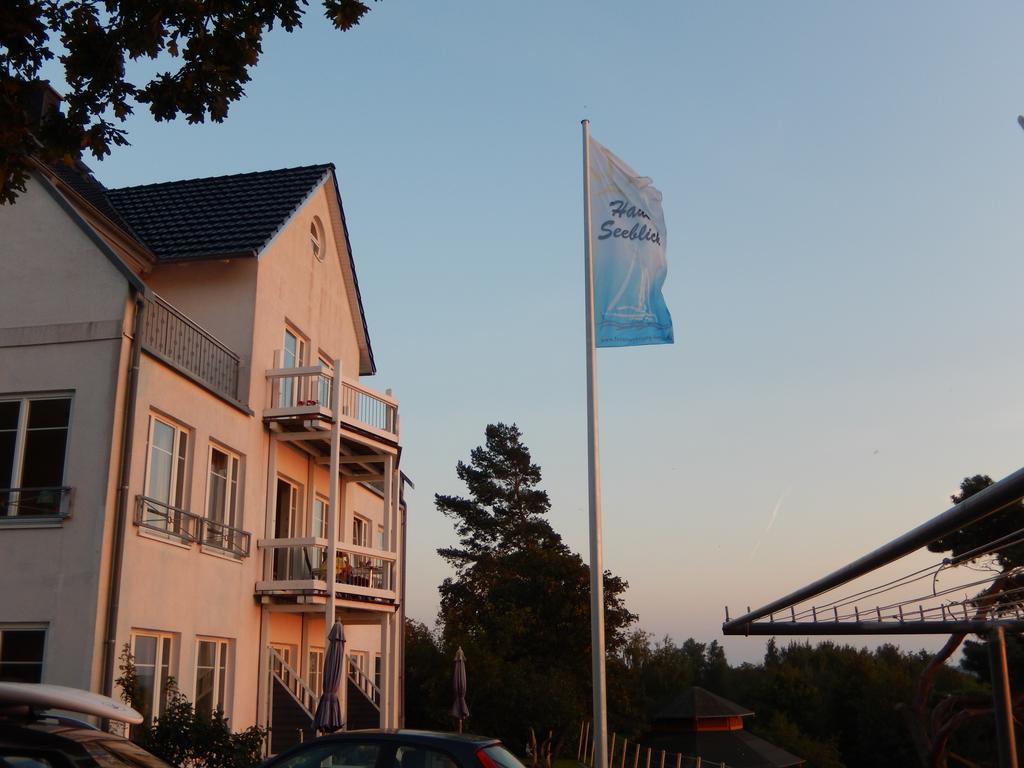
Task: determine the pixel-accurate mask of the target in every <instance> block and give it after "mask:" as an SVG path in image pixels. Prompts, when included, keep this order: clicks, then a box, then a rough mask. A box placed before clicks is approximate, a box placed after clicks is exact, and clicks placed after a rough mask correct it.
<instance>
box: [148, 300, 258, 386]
mask: <svg viewBox="0 0 1024 768" xmlns="http://www.w3.org/2000/svg"><path fill="white" fill-rule="evenodd" d="M140 335H141V337H142V345H143V347H144V348H145V349H146V350H147V351H149V352H152V353H154V354H155V355H157V356H158V357H161V358H163V359H164V360H166V361H167V362H169V363H171V364H172V365H174V366H177V367H178V368H180V369H182V370H183V371H185V372H186V373H188V374H191V376H192V377H193V378H194V379H196V380H197V381H199V382H200V383H202V384H204V385H206V386H207V387H209V388H210V389H211V390H213V391H214V392H216V393H217V394H219V395H223V396H224V397H227V398H229V399H230V400H234V401H236V402H237V401H238V377H239V367H240V361H239V357H238V355H236V354H235V353H234V352H232V351H231V350H230V349H228V348H227V347H226V346H224V345H223V344H221V343H220V342H219V341H218V340H217V339H216V338H215V337H214V336H213V335H212V334H211V333H210V332H208V331H206V330H204V329H203V328H201V327H200V326H199V325H197V324H196V323H195V322H193V321H192V320H190V319H189V318H188V317H186V316H185V315H183V314H182V313H181V312H179V311H178V310H177V309H175V308H174V307H172V306H171V305H170V304H168V303H167V302H166V301H164V300H163V299H161V298H160V297H159V296H153V297H152V299H151V300H150V301H149V302H148V303H147V304H146V311H145V312H144V313H143V319H142V328H141V330H140Z"/></svg>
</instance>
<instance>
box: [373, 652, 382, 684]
mask: <svg viewBox="0 0 1024 768" xmlns="http://www.w3.org/2000/svg"><path fill="white" fill-rule="evenodd" d="M380 675H381V659H380V654H379V653H377V654H374V657H373V684H374V685H375V686H377V690H378V691H379V690H380V685H381V679H380Z"/></svg>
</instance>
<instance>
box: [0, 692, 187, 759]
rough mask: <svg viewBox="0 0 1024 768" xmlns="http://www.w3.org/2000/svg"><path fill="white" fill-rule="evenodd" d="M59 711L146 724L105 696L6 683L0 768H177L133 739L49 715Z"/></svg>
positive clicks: (0, 698) (0, 697)
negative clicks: (58, 709) (139, 745)
mask: <svg viewBox="0 0 1024 768" xmlns="http://www.w3.org/2000/svg"><path fill="white" fill-rule="evenodd" d="M53 708H60V709H61V710H64V711H70V712H81V713H83V714H89V715H92V716H95V717H104V718H108V719H111V720H116V721H120V722H125V723H138V722H141V721H142V715H140V714H139V713H138V712H136V711H135V710H133V709H131V708H129V707H127V706H125V705H124V704H122V703H120V702H118V701H115V700H114V699H111V698H109V697H107V696H101V695H100V694H96V693H90V692H89V691H80V690H78V689H75V688H66V687H64V686H59V685H40V684H36V683H7V682H0V768H171V767H170V766H169V765H168V764H167V763H165V762H164V761H163V760H160V759H159V758H156V757H154V756H153V755H151V754H149V753H148V752H146V751H145V750H144V749H142V748H140V747H138V746H136V745H135V744H132V743H131V742H130V741H128V740H127V739H123V738H121V737H120V736H116V735H114V734H112V733H107V732H106V731H101V730H99V729H98V728H95V727H93V726H92V725H90V724H89V723H86V722H83V721H81V720H77V719H74V718H71V717H67V716H64V715H60V714H56V713H54V712H51V711H49V710H50V709H53Z"/></svg>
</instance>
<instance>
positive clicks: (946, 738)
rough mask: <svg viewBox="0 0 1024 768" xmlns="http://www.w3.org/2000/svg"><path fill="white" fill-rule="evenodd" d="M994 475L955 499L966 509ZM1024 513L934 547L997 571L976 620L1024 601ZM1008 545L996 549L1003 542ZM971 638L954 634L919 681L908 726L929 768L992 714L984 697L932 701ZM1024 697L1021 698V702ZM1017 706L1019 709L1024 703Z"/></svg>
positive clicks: (989, 520) (978, 478)
mask: <svg viewBox="0 0 1024 768" xmlns="http://www.w3.org/2000/svg"><path fill="white" fill-rule="evenodd" d="M992 482H993V481H992V478H991V477H989V476H988V475H974V476H972V477H965V478H964V479H963V481H961V483H960V492H959V493H956V494H953V495H952V496H951V497H950V499H951V500H952V501H953V503H954V504H960V503H961V502H963V501H964V500H965V499H968V498H970V497H971V496H973V495H975V494H976V493H980V492H981V491H983V490H984V489H985V488H988V487H989V486H990V485H992ZM1021 512H1024V508H1022V505H1021V503H1020V502H1019V501H1018V502H1016V503H1014V504H1011V505H1009V506H1008V507H1005V508H1003V509H1000V510H999V511H998V512H996V513H994V514H991V515H989V516H988V517H985V518H983V519H982V520H980V521H978V522H976V523H974V524H972V525H970V526H967V527H966V528H961V529H959V530H957V531H954V532H953V533H950V534H949V535H947V536H944V537H942V538H941V539H937V540H936V541H934V542H932V543H931V544H929V545H928V549H929V550H930V551H932V552H949V553H951V555H952V556H953V558H961V559H963V560H964V561H965V562H970V563H974V564H976V566H977V567H982V568H988V569H991V570H992V571H994V572H995V576H994V578H993V579H992V581H991V583H990V584H989V585H988V587H986V588H985V589H984V590H982V591H981V592H980V593H978V594H977V595H976V596H975V597H974V598H973V599H972V600H971V604H972V606H973V611H974V613H973V617H972V618H973V619H975V620H982V619H985V618H988V617H989V616H991V615H993V614H994V613H995V612H996V611H998V610H999V609H1001V608H1004V607H1008V606H1010V607H1012V606H1015V605H1019V598H1017V597H1007V594H1008V593H1010V592H1011V590H1012V594H1014V595H1016V594H1017V588H1018V587H1020V586H1021V585H1022V581H1021V579H1020V577H1019V575H1016V574H1015V573H1014V569H1015V568H1016V567H1017V566H1019V565H1024V541H1022V540H1021V539H1020V537H1019V535H1018V536H1013V535H1012V534H1015V533H1016V532H1017V531H1018V530H1019V528H1020V522H1019V521H1020V515H1021ZM1001 540H1002V541H1004V544H1003V545H1002V546H999V547H995V548H994V551H993V546H992V545H993V544H995V543H996V542H999V541H1001ZM966 637H967V635H966V634H965V633H958V634H953V635H950V638H949V640H947V641H946V643H945V644H944V645H943V646H942V648H940V649H939V651H938V653H936V654H935V656H934V657H933V658H932V659H931V660H930V661H929V663H928V664H927V665H926V666H925V667H924V669H923V670H922V672H921V675H920V678H919V679H918V682H917V686H916V689H915V691H914V696H913V699H912V702H911V704H910V707H909V708H908V710H907V715H908V717H907V719H908V725H909V727H910V732H911V737H912V739H913V742H914V746H915V748H916V749H917V753H918V758H919V759H920V761H921V764H922V765H923V766H925V768H945V766H946V765H947V762H948V757H947V756H948V754H949V744H950V739H951V738H952V737H953V736H954V734H955V733H956V732H957V730H958V729H959V728H961V727H962V726H963V725H964V724H965V723H967V722H968V721H970V720H973V719H977V718H981V717H989V716H991V715H992V707H991V699H990V698H987V697H986V696H985V695H984V694H980V693H978V692H970V693H962V694H955V695H949V696H946V697H945V698H943V699H942V700H940V701H938V702H937V703H934V705H933V702H932V688H933V686H934V680H935V675H936V674H937V672H938V671H939V670H940V669H941V668H942V667H943V666H944V665H945V663H946V662H947V661H948V660H949V659H950V657H951V656H952V655H953V654H954V653H956V651H957V649H958V648H960V646H961V645H962V644H963V643H964V640H965V639H966ZM969 650H970V655H969V656H968V665H970V664H971V663H974V662H976V658H977V656H978V655H979V654H978V651H979V646H978V645H977V644H975V643H972V644H971V646H970V648H969ZM1019 698H1020V697H1018V699H1019ZM1019 703H1020V702H1019V700H1018V701H1015V706H1016V705H1017V704H1019Z"/></svg>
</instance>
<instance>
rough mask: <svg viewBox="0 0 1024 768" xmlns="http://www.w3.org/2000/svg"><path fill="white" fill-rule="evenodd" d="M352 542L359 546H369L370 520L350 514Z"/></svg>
mask: <svg viewBox="0 0 1024 768" xmlns="http://www.w3.org/2000/svg"><path fill="white" fill-rule="evenodd" d="M352 543H353V544H355V545H356V546H359V547H368V546H370V521H369V520H367V519H366V518H365V517H360V516H359V515H353V516H352Z"/></svg>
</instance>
